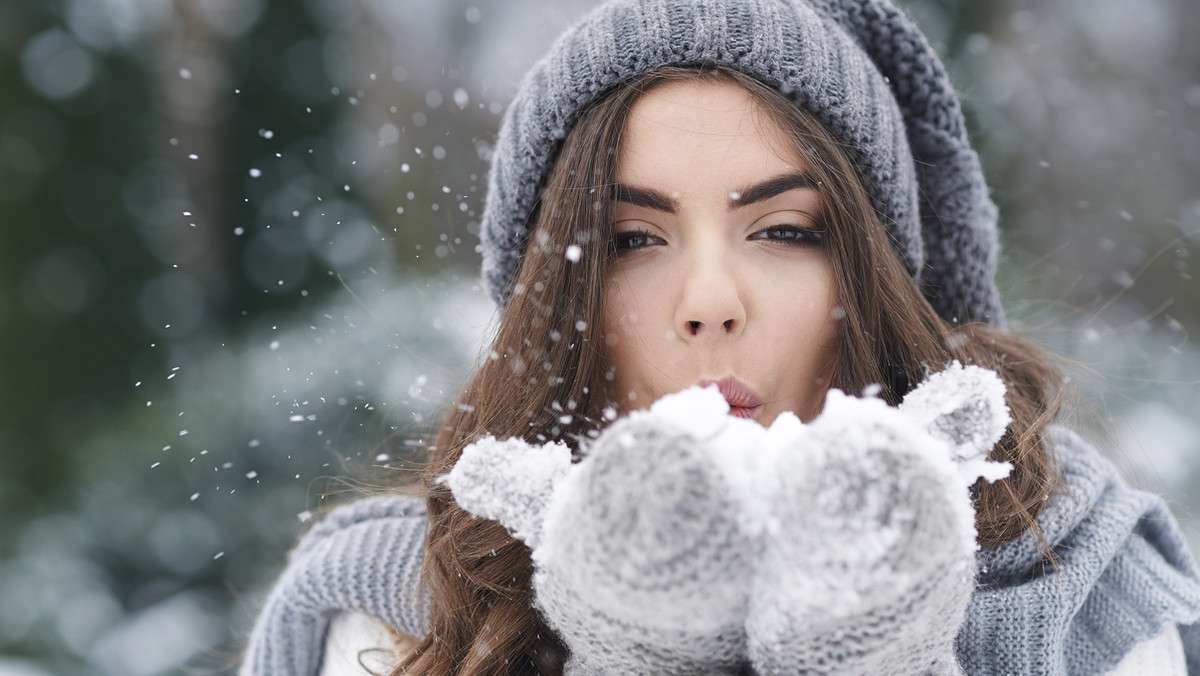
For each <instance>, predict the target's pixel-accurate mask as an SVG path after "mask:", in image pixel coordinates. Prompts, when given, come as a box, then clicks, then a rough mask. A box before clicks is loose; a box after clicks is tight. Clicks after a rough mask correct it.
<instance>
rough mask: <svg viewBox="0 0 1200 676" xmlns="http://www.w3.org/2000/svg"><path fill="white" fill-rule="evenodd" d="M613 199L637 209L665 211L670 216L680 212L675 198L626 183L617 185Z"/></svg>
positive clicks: (614, 188)
mask: <svg viewBox="0 0 1200 676" xmlns="http://www.w3.org/2000/svg"><path fill="white" fill-rule="evenodd" d="M613 199H615V200H617V201H618V202H625V203H627V204H632V205H634V206H635V207H646V208H647V209H654V210H655V211H664V212H666V213H668V214H673V213H675V212H676V211H678V210H679V202H678V201H677V200H675V199H674V198H671V197H667V196H666V195H664V194H662V193H661V192H658V191H657V190H651V189H649V188H635V187H633V186H631V185H625V184H624V183H617V184H616V185H614V186H613Z"/></svg>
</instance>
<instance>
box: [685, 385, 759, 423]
mask: <svg viewBox="0 0 1200 676" xmlns="http://www.w3.org/2000/svg"><path fill="white" fill-rule="evenodd" d="M697 384H698V385H700V387H708V386H709V385H716V386H717V389H718V390H720V391H721V396H723V397H725V403H727V404H729V415H732V416H735V417H738V418H750V419H753V418H755V417H757V416H758V412H759V411H760V410H761V409H762V405H763V401H762V397H760V396H758V393H757V392H755V391H754V390H753V389H751V388H750V386H749V385H747V384H746V383H743V382H742V381H740V380H738V379H737V378H734V377H733V376H725V377H724V378H721V379H720V380H701V381H700V382H699V383H697Z"/></svg>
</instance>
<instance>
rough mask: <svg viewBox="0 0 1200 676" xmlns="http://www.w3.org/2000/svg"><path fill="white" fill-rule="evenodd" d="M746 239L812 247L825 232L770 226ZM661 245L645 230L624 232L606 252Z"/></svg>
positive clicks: (615, 236)
mask: <svg viewBox="0 0 1200 676" xmlns="http://www.w3.org/2000/svg"><path fill="white" fill-rule="evenodd" d="M772 235H773V236H772ZM747 239H749V240H751V241H768V242H779V243H781V244H786V245H789V246H812V245H820V244H823V243H824V242H825V232H824V231H823V230H814V229H812V228H803V227H800V226H798V225H772V226H770V227H766V228H763V229H762V230H759V231H757V232H755V233H753V234H751V235H750V236H749V237H748V238H747ZM661 243H664V242H663V239H662V238H661V237H658V236H657V235H652V234H650V233H648V232H646V231H645V230H626V231H625V232H619V233H617V234H615V235H613V236H612V237H611V238H610V239H609V241H608V252H609V255H616V256H620V255H622V254H627V253H632V252H634V251H638V250H640V249H644V248H646V247H649V246H656V245H658V244H661Z"/></svg>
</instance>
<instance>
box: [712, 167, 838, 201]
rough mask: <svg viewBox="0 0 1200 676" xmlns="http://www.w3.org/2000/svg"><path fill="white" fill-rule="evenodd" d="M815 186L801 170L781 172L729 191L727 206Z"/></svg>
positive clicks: (767, 198)
mask: <svg viewBox="0 0 1200 676" xmlns="http://www.w3.org/2000/svg"><path fill="white" fill-rule="evenodd" d="M816 187H817V184H816V182H815V181H813V180H812V177H810V176H809V175H808V174H805V173H803V172H795V173H791V174H782V175H780V176H776V177H774V178H769V179H767V180H765V181H763V182H761V183H755V184H754V185H751V186H747V187H745V188H742V189H741V190H735V191H734V192H732V193H730V195H729V208H731V209H736V208H737V207H744V206H747V205H749V204H754V203H755V202H762V201H763V200H769V199H771V198H772V197H775V196H776V195H782V194H783V193H785V192H787V191H789V190H796V189H798V188H810V189H811V188H816Z"/></svg>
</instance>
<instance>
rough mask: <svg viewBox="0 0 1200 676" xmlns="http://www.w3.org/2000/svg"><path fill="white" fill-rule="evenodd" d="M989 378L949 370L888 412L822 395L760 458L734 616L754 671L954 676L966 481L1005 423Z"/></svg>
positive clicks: (964, 593)
mask: <svg viewBox="0 0 1200 676" xmlns="http://www.w3.org/2000/svg"><path fill="white" fill-rule="evenodd" d="M1003 395H1004V388H1003V385H1002V384H1001V383H1000V382H999V380H998V379H997V378H996V376H995V375H994V374H992V373H991V372H989V371H985V370H983V369H979V368H976V367H967V368H963V367H961V366H959V365H958V364H957V363H956V364H953V365H952V366H951V367H949V368H948V369H946V371H944V372H942V373H940V374H938V375H936V376H934V377H932V378H930V379H929V380H928V381H927V382H926V383H924V384H922V385H921V386H920V387H919V388H917V390H915V391H914V392H913V393H911V394H910V395H909V397H908V398H906V400H905V403H904V405H902V406H901V407H900V408H899V409H896V408H892V407H889V406H887V405H886V404H885V403H884V402H882V401H880V400H877V399H872V398H865V399H857V398H853V397H848V396H846V395H844V394H842V393H841V392H839V391H836V390H833V391H831V392H830V393H829V395H828V397H827V399H826V402H825V407H824V410H823V411H822V413H821V415H820V416H818V418H817V419H816V420H814V421H813V422H812V423H810V424H809V425H806V426H804V427H803V428H801V429H799V430H798V431H797V433H796V434H795V435H794V437H793V438H792V439H791V440H790V445H791V447H790V448H787V449H783V450H781V451H779V452H777V453H774V454H773V456H772V462H771V464H772V465H773V470H772V471H767V472H763V473H762V475H761V476H762V491H761V492H760V493H759V494H758V495H759V497H760V499H761V501H762V505H763V506H762V509H763V511H764V512H765V514H766V523H765V529H764V536H763V538H762V539H761V541H760V545H759V546H760V553H761V558H760V560H759V562H758V565H757V569H756V571H755V573H754V581H753V586H752V591H751V595H750V601H749V610H748V614H747V618H746V633H747V637H748V638H747V640H748V650H749V654H750V659H751V664H752V666H753V668H754V671H755V673H757V674H760V675H764V676H766V675H771V674H798V673H804V674H842V675H856V674H863V675H866V674H885V673H886V674H899V675H902V676H903V675H909V674H912V675H915V674H958V673H961V671H960V669H959V667H958V665H957V662H956V660H955V657H954V649H953V641H954V637H955V635H956V634H957V631H958V627H959V626H960V625H961V623H962V621H963V618H964V614H965V610H966V606H967V603H968V601H969V599H970V597H971V594H972V592H973V590H974V571H975V566H974V552H975V549H976V545H975V528H974V516H975V514H974V510H973V507H972V504H971V500H970V496H969V490H968V489H969V486H970V485H971V484H972V483H973V482H974V481H975V480H976V479H977V478H978V477H979V476H981V475H984V476H986V477H987V478H989V479H992V480H994V479H997V478H1000V477H1001V476H1004V475H1005V474H1006V473H1007V469H1006V468H1004V467H998V465H999V463H987V462H986V461H985V458H986V454H987V451H988V449H990V448H991V447H992V446H993V445H994V444H995V443H996V441H997V440H998V439H999V437H1000V435H1001V434H1002V433H1003V431H1004V429H1005V426H1006V425H1007V423H1008V411H1007V409H1006V408H1005V406H1004V396H1003Z"/></svg>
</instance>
